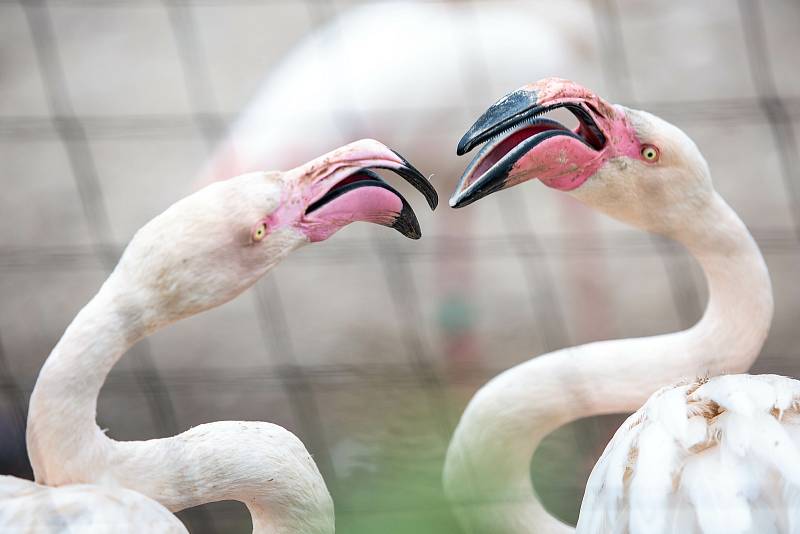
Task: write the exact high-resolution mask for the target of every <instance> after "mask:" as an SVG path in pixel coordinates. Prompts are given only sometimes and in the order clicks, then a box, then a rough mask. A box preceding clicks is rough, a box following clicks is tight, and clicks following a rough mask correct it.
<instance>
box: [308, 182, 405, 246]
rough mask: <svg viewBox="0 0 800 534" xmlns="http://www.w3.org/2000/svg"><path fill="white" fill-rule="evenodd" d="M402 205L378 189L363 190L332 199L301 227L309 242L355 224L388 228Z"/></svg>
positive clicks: (386, 191) (367, 188) (385, 190)
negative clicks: (364, 223)
mask: <svg viewBox="0 0 800 534" xmlns="http://www.w3.org/2000/svg"><path fill="white" fill-rule="evenodd" d="M402 209H403V202H402V201H401V200H400V198H399V197H398V196H397V195H396V194H394V193H392V192H391V191H389V190H387V189H384V188H382V187H376V186H364V187H359V188H357V189H353V190H352V191H348V192H347V193H343V194H342V195H340V196H338V197H336V198H335V199H333V200H331V201H329V202H328V203H327V204H325V205H324V206H322V207H320V208H318V209H317V210H315V211H314V212H313V213H311V214H310V215H308V216H307V217H306V222H305V224H304V225H303V226H304V229H305V231H306V235H307V236H308V238H309V240H310V241H311V242H316V241H323V240H325V239H328V238H329V237H330V236H332V235H333V234H334V233H335V232H336V231H337V230H339V229H341V228H343V227H344V226H346V225H348V224H350V223H351V222H355V221H364V222H372V223H376V224H382V225H384V226H391V225H392V223H394V221H395V219H396V218H397V216H398V215H399V214H400V212H401V211H402Z"/></svg>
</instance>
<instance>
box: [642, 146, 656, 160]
mask: <svg viewBox="0 0 800 534" xmlns="http://www.w3.org/2000/svg"><path fill="white" fill-rule="evenodd" d="M659 155H660V154H659V152H658V149H657V148H656V147H654V146H653V145H644V146H643V147H642V157H643V158H644V159H645V161H649V162H651V163H652V162H654V161H658V157H659Z"/></svg>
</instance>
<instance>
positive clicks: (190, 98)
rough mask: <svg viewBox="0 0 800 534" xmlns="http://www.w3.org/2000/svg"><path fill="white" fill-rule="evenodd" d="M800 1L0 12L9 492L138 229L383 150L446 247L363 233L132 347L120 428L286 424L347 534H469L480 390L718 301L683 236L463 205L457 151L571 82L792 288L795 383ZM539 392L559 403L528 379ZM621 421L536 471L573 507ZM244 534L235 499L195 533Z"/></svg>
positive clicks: (781, 319)
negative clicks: (300, 172)
mask: <svg viewBox="0 0 800 534" xmlns="http://www.w3.org/2000/svg"><path fill="white" fill-rule="evenodd" d="M798 27H800V3H799V2H797V1H796V0H762V1H756V0H741V1H739V2H738V3H737V2H734V1H730V0H706V1H704V2H694V1H691V0H676V1H672V2H661V1H657V0H648V1H645V0H562V1H560V2H544V1H527V2H516V1H504V0H487V1H451V2H449V1H438V2H433V1H431V2H393V1H382V2H360V1H355V0H351V1H345V0H342V1H335V0H303V1H301V0H291V1H278V0H261V1H256V0H253V1H248V0H183V1H178V0H175V1H170V0H164V1H158V0H102V1H95V0H49V1H44V0H42V1H22V0H19V1H13V0H11V1H9V0H3V1H2V2H0V42H1V43H2V45H0V176H2V178H1V180H2V181H1V182H0V183H1V184H2V186H3V193H2V195H0V386H1V387H2V389H0V473H10V474H15V475H18V476H28V477H30V466H29V464H28V462H27V456H26V452H25V449H24V424H25V417H26V412H27V404H28V397H29V394H30V391H31V388H32V387H33V384H34V381H35V379H36V375H37V372H38V370H39V368H40V367H41V365H42V363H43V361H44V359H45V358H46V356H47V354H48V353H49V351H50V349H51V348H52V347H53V345H54V344H55V343H56V341H57V340H58V338H59V337H60V335H61V334H62V332H63V330H64V328H65V327H66V326H67V324H68V323H69V322H70V320H71V319H72V317H73V316H74V315H75V314H76V312H77V311H78V310H79V309H80V308H81V306H82V305H83V304H84V303H86V302H87V301H88V300H89V299H90V298H91V297H92V295H93V294H94V292H95V291H96V290H97V289H98V287H99V286H100V284H101V282H102V281H103V280H104V278H105V277H106V276H107V275H108V273H109V272H110V269H111V268H112V267H113V266H114V264H115V262H116V260H117V258H118V257H119V254H120V252H121V250H122V248H123V247H124V245H125V243H126V242H127V241H128V240H129V239H130V237H131V236H132V235H133V233H134V232H135V230H136V229H137V228H139V227H140V226H141V225H142V224H144V223H145V222H146V221H148V220H149V219H150V218H152V217H153V216H155V215H156V214H158V213H159V212H160V211H162V210H163V209H164V208H166V207H167V206H168V205H169V204H171V203H172V202H174V201H175V200H177V199H178V198H180V197H182V196H184V195H186V194H188V193H190V192H191V191H193V190H195V189H196V188H198V187H200V186H201V185H203V184H204V183H207V182H208V181H210V180H213V179H221V178H225V177H228V176H231V175H233V174H236V173H238V172H241V171H244V170H249V169H257V168H264V169H269V168H281V169H285V168H290V167H292V166H294V165H297V164H299V163H301V162H303V161H306V160H308V159H311V158H312V157H314V156H316V155H319V154H322V153H323V152H326V151H328V150H330V149H332V148H335V147H336V146H339V145H341V144H344V143H346V142H348V141H351V140H355V139H358V138H361V137H374V138H377V139H379V140H381V141H383V142H384V143H386V144H388V145H389V146H391V147H393V148H395V149H396V150H398V151H400V152H401V153H402V154H403V155H404V156H406V157H407V158H408V159H410V160H411V161H412V162H414V164H415V165H416V166H417V167H418V168H420V169H421V170H422V171H423V172H425V173H427V174H428V175H432V181H433V182H434V184H435V185H436V187H437V189H438V191H439V194H440V197H441V199H442V202H441V205H440V207H439V209H438V211H437V212H436V214H435V216H434V215H433V214H432V213H431V212H430V211H429V210H428V209H427V207H426V206H425V204H424V201H423V199H422V198H421V197H420V196H419V195H418V194H417V193H416V192H414V191H413V190H411V189H410V188H409V187H406V185H405V184H404V183H400V181H399V180H398V179H396V178H392V177H391V176H390V177H389V178H388V179H389V180H391V181H392V183H393V184H395V185H397V186H398V187H399V188H400V189H401V191H402V192H404V194H406V196H407V198H408V199H409V201H410V202H411V203H412V204H413V205H414V207H415V209H416V211H417V214H418V216H419V218H420V222H421V226H422V229H423V234H424V237H423V238H422V240H421V241H418V242H413V241H409V240H406V239H404V238H403V237H402V236H400V235H398V234H396V233H394V232H393V231H392V230H390V229H387V228H382V227H376V226H371V225H367V224H356V225H352V226H351V227H349V228H346V229H345V230H343V231H341V232H339V233H338V234H337V235H336V236H335V237H333V238H332V239H331V240H330V241H328V242H325V243H322V244H319V245H314V246H309V247H306V248H305V249H302V250H300V251H298V252H297V253H295V254H293V255H292V256H291V257H290V258H289V259H287V260H285V261H284V262H283V263H282V264H281V265H280V266H278V267H277V268H276V269H275V270H274V271H272V273H271V274H270V275H269V276H268V277H267V278H266V279H264V280H263V281H262V282H260V283H259V284H258V285H257V286H256V287H255V288H254V289H252V290H250V291H248V292H247V293H245V294H244V295H242V296H241V297H239V298H238V299H236V300H235V301H233V302H231V303H229V304H227V305H225V306H223V307H222V308H219V309H215V310H213V311H211V312H209V313H205V314H203V315H201V316H198V317H195V318H192V319H190V320H187V321H184V322H181V323H179V324H177V325H175V326H172V327H170V328H168V329H166V330H164V331H163V332H160V333H158V334H157V335H155V336H153V337H152V338H149V339H148V340H146V341H145V342H142V343H140V344H139V345H137V346H136V347H135V348H134V350H133V351H131V353H129V354H128V355H127V356H126V357H125V358H123V359H122V361H121V362H120V363H119V364H118V365H117V366H116V367H115V368H114V370H113V371H112V373H111V375H110V377H109V380H108V382H107V385H106V386H105V388H104V389H103V392H102V395H101V398H100V401H99V408H98V410H99V413H98V422H99V424H100V426H101V427H103V428H108V429H109V430H108V433H109V435H111V436H113V437H114V438H117V439H147V438H154V437H161V436H168V435H173V434H176V433H178V432H181V431H183V430H185V429H187V428H189V427H191V426H193V425H197V424H200V423H204V422H209V421H215V420H225V419H251V420H263V421H271V422H274V423H277V424H280V425H283V426H285V427H286V428H288V429H290V430H292V431H293V432H295V433H296V434H297V435H298V436H299V437H300V438H301V439H302V440H303V441H304V442H305V444H306V446H307V447H308V449H309V450H310V451H311V452H312V454H313V455H314V457H315V459H316V461H317V462H318V464H319V466H320V469H321V471H322V473H323V475H324V476H325V479H326V481H327V483H328V486H329V488H330V490H331V492H332V493H333V495H334V498H335V501H336V514H337V531H339V532H343V533H362V532H363V533H366V532H382V533H411V532H413V533H434V532H436V533H448V532H453V533H455V532H458V529H457V527H456V525H455V523H454V521H453V519H452V517H451V515H450V513H449V511H448V509H447V506H446V504H445V502H444V500H443V497H442V493H441V489H440V469H441V465H442V461H443V457H444V451H445V448H446V446H447V442H448V439H449V436H450V434H451V432H452V429H453V428H454V426H455V424H456V422H457V420H458V416H459V414H460V413H461V410H462V409H463V407H464V406H465V404H466V402H467V401H468V399H469V397H470V396H471V395H472V394H473V393H474V392H475V391H476V390H477V388H478V387H480V385H481V384H483V383H485V382H486V380H488V379H489V378H490V377H492V376H494V375H495V374H497V373H498V372H500V371H501V370H503V369H506V368H508V367H510V366H512V365H514V364H516V363H519V362H522V361H525V360H526V359H528V358H531V357H533V356H535V355H537V354H541V353H544V352H547V351H550V350H553V349H556V348H559V347H564V346H569V345H575V344H579V343H584V342H588V341H592V340H598V339H607V338H619V337H632V336H641V335H649V334H655V333H662V332H668V331H674V330H677V329H679V328H682V327H686V326H689V325H690V324H692V323H693V322H694V321H695V320H697V319H698V318H699V316H700V314H701V313H702V309H703V306H704V302H705V298H706V289H705V285H704V282H703V278H702V274H701V273H700V272H699V270H698V268H697V266H696V265H695V263H694V261H693V260H692V259H691V258H690V257H689V256H688V255H687V254H686V253H685V252H684V251H683V250H682V249H681V248H679V247H677V246H676V245H674V244H672V243H669V242H667V241H664V240H662V239H659V238H655V237H652V236H648V235H645V234H642V233H640V232H638V231H635V230H632V229H629V228H627V227H624V226H623V225H621V224H617V223H615V222H613V221H611V220H609V219H607V218H604V217H603V216H601V215H598V214H595V213H594V212H590V211H589V210H587V209H585V208H584V207H582V206H581V205H578V204H577V203H576V202H574V201H572V200H571V199H570V198H569V197H568V196H567V195H563V194H560V193H558V192H554V191H551V190H548V189H547V188H545V187H543V186H542V185H541V184H538V183H533V182H531V183H529V184H525V185H524V186H521V187H516V188H513V189H511V190H508V191H505V192H503V193H500V194H497V195H493V196H491V197H489V198H487V199H485V200H483V201H481V202H479V203H477V204H474V205H472V206H470V207H469V208H467V209H463V210H451V209H449V208H448V207H447V202H446V199H447V198H448V197H449V195H450V193H451V192H452V191H453V189H454V187H455V183H456V180H457V179H458V177H459V176H460V173H461V171H462V170H463V168H464V167H465V166H466V164H467V163H468V159H467V158H457V157H456V156H455V146H456V143H457V141H458V139H459V138H460V136H461V135H462V134H463V133H464V131H466V129H467V128H468V127H469V126H470V125H471V123H472V121H473V120H474V119H475V118H476V117H477V116H478V115H479V114H480V113H481V112H482V111H483V110H484V109H485V108H486V107H487V106H488V105H490V104H491V103H492V102H494V101H495V100H496V99H497V98H499V97H500V96H502V95H503V94H505V93H507V92H509V91H511V90H513V89H516V88H517V87H519V86H520V85H522V84H524V83H527V82H532V81H535V80H536V79H538V78H541V77H543V76H547V75H559V76H562V77H568V78H571V79H574V80H576V81H578V82H580V83H582V84H584V85H586V86H588V87H590V88H592V89H594V90H595V91H596V92H597V93H598V94H600V95H601V96H603V97H605V98H607V99H608V100H610V101H612V102H617V103H622V104H625V105H628V106H630V107H638V108H642V109H646V110H649V111H651V112H653V113H656V114H658V115H660V116H662V117H663V118H665V119H667V120H669V121H671V122H673V123H675V124H677V125H678V126H680V127H681V128H683V129H684V130H685V131H686V132H687V133H689V135H691V136H692V137H693V138H694V139H695V141H696V142H697V143H698V145H699V146H700V148H701V150H702V151H703V152H704V154H705V155H706V157H707V159H708V161H709V163H710V166H711V169H712V173H713V175H714V179H715V183H716V187H717V189H718V190H719V191H720V192H721V193H722V195H723V196H724V197H725V198H726V199H727V200H728V201H729V202H730V203H731V204H732V205H733V207H734V209H736V210H737V212H738V213H739V214H740V215H741V216H742V218H743V219H744V220H745V222H746V223H747V225H748V226H749V227H750V229H751V231H752V232H753V234H754V235H755V237H756V239H757V241H758V243H759V245H760V246H761V249H762V251H763V252H764V255H765V256H766V260H767V263H768V264H769V268H770V271H771V274H772V278H773V283H774V288H775V297H776V314H775V321H774V323H773V327H772V331H771V334H770V336H769V339H768V341H767V344H766V346H765V348H764V351H763V353H762V355H761V357H760V358H759V360H758V361H757V363H756V365H755V369H754V371H756V372H771V373H781V374H786V375H790V376H794V377H798V376H800V364H798V357H800V349H798V343H797V341H798V334H797V325H798V324H800V284H798V282H797V281H798V274H800V241H798V239H799V238H800V233H799V232H800V156H798V154H799V153H800V137H799V136H800V133H799V131H800V71H798V69H797V51H798V50H800V32H798V31H797V28H798ZM531 387H535V384H531ZM622 417H623V416H615V417H604V418H591V419H587V420H583V421H579V422H577V423H575V424H572V425H570V426H568V427H566V428H563V429H561V430H559V431H558V432H556V433H555V434H553V435H552V436H550V437H549V438H548V439H547V440H546V442H545V443H544V444H543V445H542V447H540V449H539V450H538V451H537V454H536V456H535V457H534V460H533V462H532V477H533V480H534V484H535V486H536V488H537V491H538V492H539V493H540V495H541V496H542V498H543V500H544V501H545V503H546V504H547V506H548V508H549V509H550V510H552V511H553V512H554V513H556V514H557V515H559V516H560V517H562V518H564V519H565V520H567V521H574V520H575V518H576V516H577V511H578V506H579V501H580V498H581V496H582V491H583V486H584V483H585V480H586V478H587V476H588V473H589V470H590V469H591V466H592V465H593V464H594V462H595V461H596V459H597V457H598V456H599V454H600V452H601V451H602V449H603V447H604V446H605V444H606V442H607V440H608V439H609V436H610V434H611V433H613V431H614V430H615V429H616V427H617V425H618V424H619V423H620V422H621V420H622ZM180 517H181V519H183V520H184V521H185V522H186V523H187V525H188V526H189V528H190V530H191V531H192V532H196V533H201V532H202V533H215V532H249V529H250V520H249V517H248V515H247V512H246V509H245V508H244V506H242V505H240V504H238V503H215V504H211V505H207V506H204V507H200V508H196V509H192V510H187V511H185V512H182V513H181V514H180Z"/></svg>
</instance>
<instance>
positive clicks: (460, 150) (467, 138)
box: [456, 129, 473, 156]
mask: <svg viewBox="0 0 800 534" xmlns="http://www.w3.org/2000/svg"><path fill="white" fill-rule="evenodd" d="M472 137H473V136H472V129H470V131H468V132H467V133H465V134H464V136H463V137H462V138H461V140H460V141H459V142H458V147H456V155H457V156H463V155H464V154H466V153H467V152H469V151H470V150H472V144H471V140H472Z"/></svg>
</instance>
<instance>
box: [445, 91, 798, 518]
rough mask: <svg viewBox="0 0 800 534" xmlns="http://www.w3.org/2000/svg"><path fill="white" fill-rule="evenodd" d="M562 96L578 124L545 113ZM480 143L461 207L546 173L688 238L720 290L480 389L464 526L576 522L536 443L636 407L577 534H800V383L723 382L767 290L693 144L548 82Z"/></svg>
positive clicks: (458, 485)
mask: <svg viewBox="0 0 800 534" xmlns="http://www.w3.org/2000/svg"><path fill="white" fill-rule="evenodd" d="M561 107H563V108H566V109H568V110H569V111H571V112H572V113H573V114H574V115H575V117H576V118H577V119H578V121H579V125H578V126H577V127H576V128H575V130H574V131H571V130H569V129H567V128H566V127H564V126H563V125H561V124H560V123H558V122H556V121H554V120H551V119H549V118H546V117H543V116H542V115H543V114H545V113H546V112H548V111H551V110H553V109H555V108H561ZM484 141H486V144H485V146H484V147H483V148H482V149H481V150H480V151H479V153H478V154H477V155H476V156H475V158H474V159H473V160H472V162H471V163H470V164H469V166H468V167H467V169H466V171H465V173H464V175H463V176H462V178H461V180H460V182H459V184H458V186H457V188H456V191H455V193H454V195H453V197H452V198H451V199H450V205H451V206H452V207H456V208H459V207H462V206H466V205H468V204H469V203H471V202H474V201H476V200H478V199H480V198H482V197H484V196H486V195H489V194H491V193H493V192H496V191H499V190H501V189H505V188H508V187H511V186H513V185H515V184H519V183H522V182H525V181H527V180H530V179H533V178H538V179H539V180H540V181H541V182H542V183H544V184H545V185H546V186H548V187H551V188H554V189H558V190H561V191H565V192H568V193H569V194H571V195H572V196H574V197H575V198H577V199H578V200H580V201H582V202H583V203H585V204H587V205H588V206H591V207H592V208H595V209H597V210H600V211H602V212H604V213H606V214H608V215H610V216H612V217H614V218H616V219H618V220H620V221H622V222H625V223H628V224H630V225H633V226H635V227H637V228H640V229H643V230H646V231H649V232H655V233H657V234H661V235H664V236H666V237H669V238H671V239H674V240H676V241H678V242H679V243H681V244H683V245H684V246H685V247H686V248H687V249H688V250H689V251H690V252H691V253H692V254H693V255H694V257H695V258H696V259H697V260H698V261H699V263H700V265H701V267H702V269H703V271H704V273H705V278H706V281H707V283H708V288H709V300H708V304H707V307H706V309H705V312H704V314H703V316H702V318H701V319H700V320H699V322H698V323H697V324H695V325H694V326H692V327H691V328H689V329H687V330H683V331H680V332H675V333H670V334H664V335H657V336H652V337H643V338H634V339H621V340H611V341H601V342H596V343H589V344H586V345H581V346H578V347H572V348H566V349H562V350H557V351H554V352H551V353H549V354H545V355H542V356H539V357H537V358H534V359H532V360H529V361H527V362H524V363H522V364H520V365H517V366H516V367H513V368H511V369H508V370H506V371H505V372H503V373H501V374H500V375H498V376H497V377H495V378H493V379H492V380H491V381H490V382H488V383H487V384H486V385H484V386H483V387H482V388H481V389H480V390H479V391H478V392H477V393H476V394H475V395H474V397H473V398H472V399H471V401H470V402H469V404H468V406H467V407H466V409H465V411H464V413H463V415H462V416H461V419H460V421H459V423H458V425H457V428H456V430H455V432H454V435H453V437H452V440H451V442H450V446H449V449H448V451H447V456H446V460H445V467H444V474H443V478H444V485H445V491H446V494H447V497H448V499H449V500H450V501H451V502H452V504H453V507H454V511H455V513H456V515H457V517H458V519H459V521H460V523H461V524H462V525H463V526H464V528H465V530H466V531H468V532H492V533H505V534H511V533H515V534H516V533H523V532H537V533H547V534H553V533H558V534H562V533H566V532H572V531H573V529H572V528H571V527H569V526H568V525H566V524H564V523H562V522H561V521H559V520H558V519H557V518H555V517H553V516H552V515H550V514H549V513H548V512H547V511H546V510H545V508H544V507H543V506H542V504H541V503H540V502H539V501H538V500H537V498H536V496H535V492H534V488H533V487H532V483H531V480H530V475H529V465H530V461H531V457H532V456H533V453H534V451H535V449H536V447H537V445H538V444H539V443H540V441H541V440H542V438H544V437H545V436H546V435H547V434H548V433H550V432H551V431H553V430H555V429H556V428H558V427H559V426H561V425H563V424H565V423H568V422H570V421H574V420H576V419H579V418H581V417H587V416H591V415H599V414H611V413H619V412H630V411H634V410H637V409H638V411H636V413H634V414H633V415H632V416H630V418H628V420H627V421H626V422H625V423H624V424H623V425H622V427H621V428H620V429H619V430H618V431H617V433H616V434H615V436H614V438H613V439H612V440H611V442H610V443H609V444H608V446H607V447H606V449H605V452H604V453H603V455H602V457H601V458H600V460H599V462H598V463H597V464H596V465H595V467H594V469H593V471H592V473H591V475H590V477H589V481H588V484H587V488H586V491H585V495H584V499H583V502H582V506H581V511H580V515H579V520H578V524H577V532H581V533H600V532H618V533H625V532H627V533H642V532H647V533H668V532H675V533H678V532H680V533H693V532H694V533H701V532H702V533H705V534H709V533H722V532H725V533H769V532H798V529H800V382H798V381H796V380H792V379H789V378H784V377H779V376H772V375H764V376H749V375H743V374H738V375H737V374H732V375H727V376H718V375H721V374H723V373H726V372H731V373H741V372H744V371H746V370H747V369H748V368H749V367H750V365H751V364H752V363H753V361H754V360H755V358H756V357H757V355H758V353H759V351H760V349H761V347H762V345H763V343H764V340H765V338H766V336H767V332H768V330H769V326H770V323H771V320H772V313H773V297H772V289H771V284H770V279H769V274H768V272H767V268H766V265H765V263H764V260H763V257H762V256H761V253H760V251H759V249H758V246H757V245H756V243H755V241H754V239H753V238H752V236H751V235H750V233H749V232H748V230H747V228H746V227H745V225H744V223H743V222H742V221H741V219H740V218H739V217H738V216H737V215H736V213H735V212H734V211H733V209H732V208H731V207H730V206H729V205H728V204H727V203H726V202H725V200H724V199H723V198H722V197H721V196H720V195H719V194H718V193H717V192H716V191H715V190H714V188H713V186H712V182H711V175H710V171H709V169H708V166H707V164H706V162H705V160H704V159H703V157H702V155H701V153H700V151H699V150H698V148H697V147H696V145H695V144H694V143H693V142H692V140H691V139H690V138H689V137H688V136H687V135H686V134H684V133H683V132H682V131H681V130H680V129H678V128H677V127H675V126H673V125H671V124H669V123H667V122H665V121H664V120H662V119H660V118H658V117H655V116H653V115H651V114H649V113H647V112H644V111H636V110H632V109H628V108H625V107H623V106H620V105H612V104H610V103H608V102H606V101H605V100H603V99H601V98H599V97H598V96H596V95H595V94H594V93H593V92H592V91H590V90H588V89H586V88H584V87H582V86H580V85H578V84H576V83H573V82H570V81H567V80H563V79H558V78H548V79H544V80H541V81H539V82H536V83H534V84H529V85H526V86H524V87H522V88H521V89H519V90H517V91H514V92H512V93H510V94H508V95H507V96H505V97H504V98H502V99H501V100H499V101H498V102H497V103H495V104H494V105H492V106H491V107H490V108H489V109H488V110H487V111H486V112H485V113H484V114H483V115H482V116H481V117H480V118H479V119H478V120H477V122H476V123H475V124H474V125H473V126H472V127H471V128H470V129H469V131H468V132H467V133H466V134H465V135H464V137H463V138H462V139H461V141H460V143H459V145H458V153H459V154H464V153H466V152H467V151H469V150H471V149H472V148H473V147H475V146H476V145H478V144H480V143H482V142H484ZM697 376H703V377H704V378H701V379H696V378H694V377H697ZM706 376H711V377H713V378H705V377H706ZM686 378H689V379H690V380H688V381H683V382H681V380H685V379H686ZM669 384H672V385H669ZM665 385H667V387H664V386H665ZM662 388H663V389H662ZM654 392H655V393H654ZM651 395H652V396H651ZM648 397H649V400H648ZM645 401H646V402H645ZM643 404H644V405H643Z"/></svg>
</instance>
